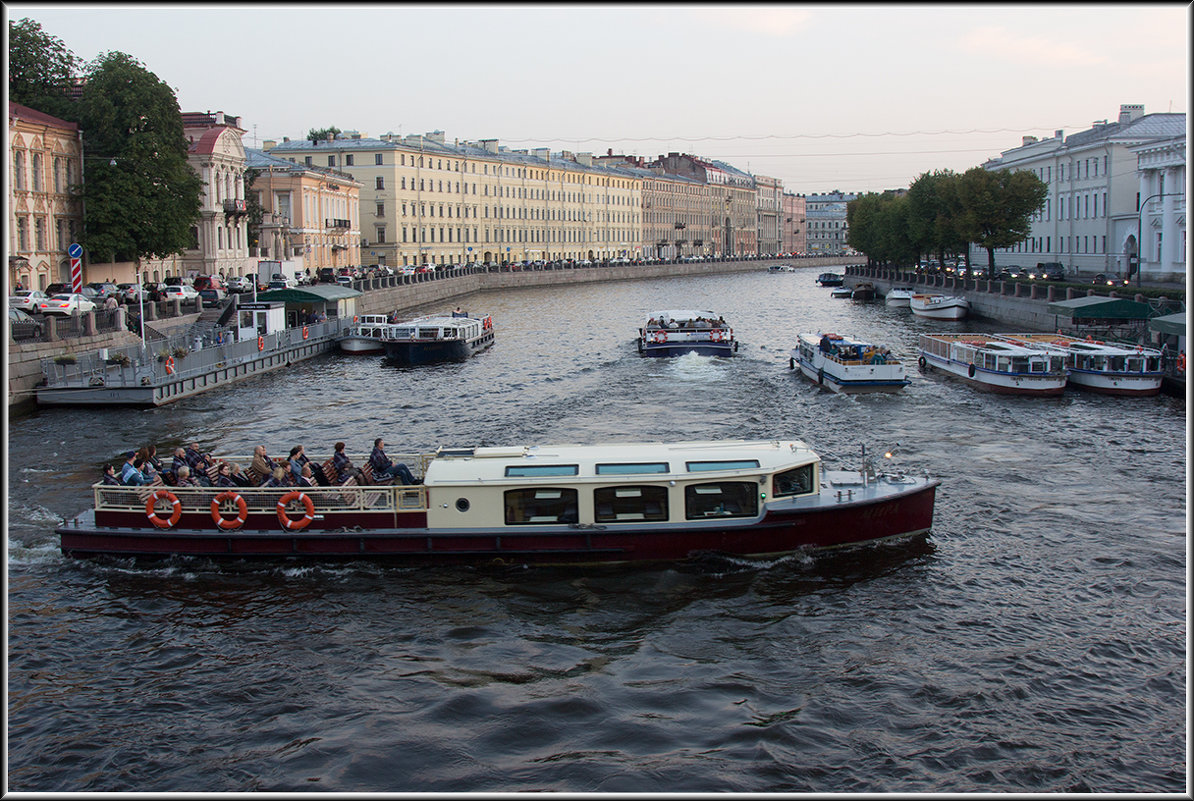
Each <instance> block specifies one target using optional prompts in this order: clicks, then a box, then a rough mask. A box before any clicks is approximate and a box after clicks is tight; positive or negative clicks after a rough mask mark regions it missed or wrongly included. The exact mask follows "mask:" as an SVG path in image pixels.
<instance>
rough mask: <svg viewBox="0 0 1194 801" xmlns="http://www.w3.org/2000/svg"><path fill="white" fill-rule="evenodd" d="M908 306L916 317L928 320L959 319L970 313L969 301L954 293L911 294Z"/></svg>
mask: <svg viewBox="0 0 1194 801" xmlns="http://www.w3.org/2000/svg"><path fill="white" fill-rule="evenodd" d="M908 307H909V308H910V309H912V313H913V314H915V315H916V316H917V317H927V318H928V319H930V320H961V319H962V318H963V317H965V316H966V315H967V314H969V313H970V301H968V300H966V298H960V297H957V296H955V295H924V294H917V295H913V296H912V297H911V298H910V299H909V301H908Z"/></svg>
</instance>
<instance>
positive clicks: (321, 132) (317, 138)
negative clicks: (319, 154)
mask: <svg viewBox="0 0 1194 801" xmlns="http://www.w3.org/2000/svg"><path fill="white" fill-rule="evenodd" d="M338 133H340V129H339V128H337V127H336V126H335V125H331V126H329V127H327V128H312V129H311V130H309V131H307V138H308V139H310V140H311V141H312V142H313V143H318V142H322V141H323V140H325V139H327V138H328V136H335V135H336V134H338Z"/></svg>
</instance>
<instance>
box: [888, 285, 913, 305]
mask: <svg viewBox="0 0 1194 801" xmlns="http://www.w3.org/2000/svg"><path fill="white" fill-rule="evenodd" d="M915 294H916V288H915V287H911V286H893V287H892V288H891V289H889V290H887V294H886V295H884V296H883V302H884V303H886V304H887V305H888V306H902V307H904V308H908V306H909V304H910V303H911V301H912V296H913V295H915Z"/></svg>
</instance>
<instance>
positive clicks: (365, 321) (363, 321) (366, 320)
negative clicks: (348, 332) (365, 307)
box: [357, 314, 390, 325]
mask: <svg viewBox="0 0 1194 801" xmlns="http://www.w3.org/2000/svg"><path fill="white" fill-rule="evenodd" d="M388 322H390V318H389V316H388V315H385V314H362V315H360V317H358V318H357V325H385V324H386V323H388Z"/></svg>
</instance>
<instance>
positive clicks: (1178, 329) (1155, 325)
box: [1148, 312, 1186, 337]
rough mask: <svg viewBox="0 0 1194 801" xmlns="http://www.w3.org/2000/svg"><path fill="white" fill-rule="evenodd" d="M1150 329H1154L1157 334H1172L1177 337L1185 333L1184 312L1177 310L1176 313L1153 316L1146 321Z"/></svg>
mask: <svg viewBox="0 0 1194 801" xmlns="http://www.w3.org/2000/svg"><path fill="white" fill-rule="evenodd" d="M1148 327H1149V330H1150V331H1156V332H1157V333H1159V334H1174V335H1176V336H1179V337H1184V336H1185V335H1186V313H1185V312H1177V313H1176V314H1166V315H1164V316H1163V317H1154V318H1153V319H1151V320H1149V321H1148Z"/></svg>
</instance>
